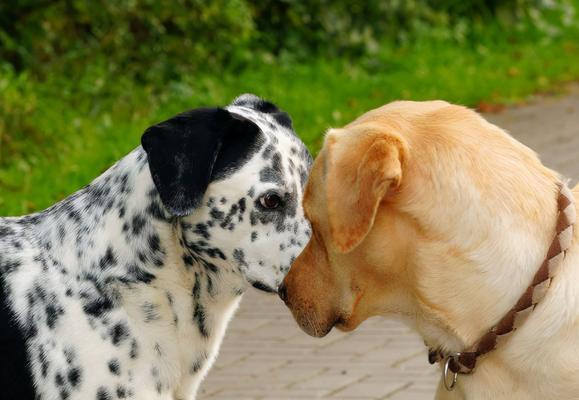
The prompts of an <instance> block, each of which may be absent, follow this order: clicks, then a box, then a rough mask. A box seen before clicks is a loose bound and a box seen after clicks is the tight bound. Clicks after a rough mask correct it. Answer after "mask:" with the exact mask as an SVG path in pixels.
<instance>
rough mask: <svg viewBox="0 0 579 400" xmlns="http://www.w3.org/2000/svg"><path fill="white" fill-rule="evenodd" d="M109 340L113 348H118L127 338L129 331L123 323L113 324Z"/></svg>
mask: <svg viewBox="0 0 579 400" xmlns="http://www.w3.org/2000/svg"><path fill="white" fill-rule="evenodd" d="M110 334H111V340H112V342H113V344H114V345H115V346H119V345H120V344H121V343H123V342H124V341H125V340H127V339H128V338H129V329H128V328H127V326H126V325H125V324H123V323H120V322H119V323H117V324H115V325H114V326H113V327H112V329H111V332H110Z"/></svg>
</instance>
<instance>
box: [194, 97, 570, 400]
mask: <svg viewBox="0 0 579 400" xmlns="http://www.w3.org/2000/svg"><path fill="white" fill-rule="evenodd" d="M488 118H489V119H490V120H491V121H493V122H495V123H496V124H498V125H499V126H501V127H503V128H506V129H508V130H509V131H510V132H511V133H512V134H513V136H515V137H516V138H517V139H519V140H521V141H522V142H523V143H525V144H527V145H529V146H530V147H531V148H533V149H535V150H536V151H538V152H539V153H540V154H541V157H542V159H543V161H544V162H545V163H546V164H547V165H549V166H551V167H553V168H555V169H557V170H559V171H560V172H562V173H563V174H564V175H566V176H568V177H572V178H574V179H575V181H576V179H577V178H579V164H578V163H577V162H576V160H577V158H578V157H579V87H571V88H570V93H568V94H567V95H566V96H565V97H558V98H540V99H537V100H536V101H535V102H534V103H533V104H530V105H525V106H519V107H515V108H510V109H508V110H506V111H505V112H503V113H500V114H496V115H490V116H488ZM438 376H439V372H438V370H437V369H436V368H434V367H432V366H430V365H428V363H427V362H426V355H425V348H424V346H423V344H422V342H421V340H420V339H419V338H418V336H417V335H416V334H414V333H413V332H411V331H410V330H409V329H408V328H406V327H405V326H403V325H401V324H399V323H397V322H394V321H390V320H385V319H372V320H369V321H367V322H366V323H364V324H363V325H362V326H361V327H360V328H359V329H358V330H357V331H356V332H353V333H350V334H344V333H340V332H332V333H331V334H330V335H328V336H327V337H326V338H323V339H314V338H310V337H309V336H307V335H306V334H304V333H302V332H301V331H300V330H299V328H298V327H297V326H296V324H295V322H294V321H293V319H292V318H291V315H290V314H289V312H288V311H287V310H286V309H285V307H284V306H283V305H282V304H281V302H280V301H279V300H278V299H277V298H276V297H274V296H268V295H264V294H260V293H256V292H255V291H251V292H250V293H248V294H247V295H245V299H244V300H243V303H242V306H241V309H240V310H239V312H238V313H237V315H236V317H235V318H234V320H233V322H232V323H231V325H230V327H229V329H228V333H227V336H226V339H225V341H224V344H223V347H222V349H221V354H220V356H219V358H218V361H217V363H216V365H215V366H214V368H213V370H212V371H211V372H210V373H209V376H208V378H207V380H206V381H205V382H204V383H203V385H202V388H201V391H200V395H199V398H200V399H202V400H206V399H207V400H219V399H221V400H228V399H236V400H250V399H251V400H257V399H267V400H276V399H280V400H281V399H286V400H287V399H317V398H327V399H368V400H369V399H394V400H426V399H432V398H433V396H434V395H433V394H434V388H435V386H436V381H437V380H438Z"/></svg>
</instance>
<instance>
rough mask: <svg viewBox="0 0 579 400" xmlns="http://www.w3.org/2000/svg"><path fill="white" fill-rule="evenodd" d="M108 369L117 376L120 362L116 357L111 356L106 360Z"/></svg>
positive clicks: (119, 370) (119, 371) (119, 372)
mask: <svg viewBox="0 0 579 400" xmlns="http://www.w3.org/2000/svg"><path fill="white" fill-rule="evenodd" d="M107 365H108V367H109V371H110V372H111V374H113V375H117V376H119V375H120V374H121V364H120V363H119V360H118V359H117V358H113V359H112V360H110V361H109V362H108V364H107Z"/></svg>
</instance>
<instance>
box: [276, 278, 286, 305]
mask: <svg viewBox="0 0 579 400" xmlns="http://www.w3.org/2000/svg"><path fill="white" fill-rule="evenodd" d="M277 294H278V295H279V298H280V299H282V301H283V302H284V303H287V288H286V287H285V285H284V284H283V283H282V284H281V285H279V288H277Z"/></svg>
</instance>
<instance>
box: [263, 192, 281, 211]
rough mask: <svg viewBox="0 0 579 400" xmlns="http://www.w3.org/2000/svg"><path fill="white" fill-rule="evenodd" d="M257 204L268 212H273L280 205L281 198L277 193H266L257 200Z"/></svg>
mask: <svg viewBox="0 0 579 400" xmlns="http://www.w3.org/2000/svg"><path fill="white" fill-rule="evenodd" d="M259 204H261V206H262V207H263V208H267V209H268V210H274V209H276V208H278V207H279V206H280V205H281V197H279V195H278V194H277V193H274V192H268V193H266V194H264V195H263V196H261V197H260V198H259Z"/></svg>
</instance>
